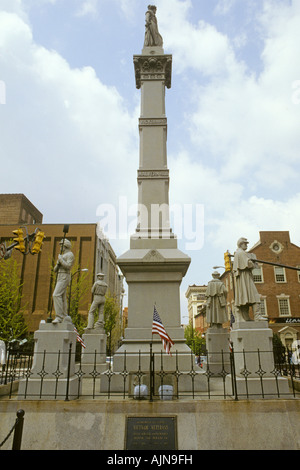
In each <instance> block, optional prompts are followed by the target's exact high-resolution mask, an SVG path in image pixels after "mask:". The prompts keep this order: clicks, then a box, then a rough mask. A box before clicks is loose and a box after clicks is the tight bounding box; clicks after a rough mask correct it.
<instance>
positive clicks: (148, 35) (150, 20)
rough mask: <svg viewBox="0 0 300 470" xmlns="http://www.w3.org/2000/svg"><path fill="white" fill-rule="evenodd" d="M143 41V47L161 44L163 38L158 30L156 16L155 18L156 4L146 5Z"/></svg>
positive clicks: (160, 45)
mask: <svg viewBox="0 0 300 470" xmlns="http://www.w3.org/2000/svg"><path fill="white" fill-rule="evenodd" d="M145 28H146V31H145V41H144V47H147V46H150V47H151V46H159V47H162V46H163V39H162V37H161V35H160V34H159V32H158V26H157V18H156V6H155V5H148V10H147V12H146V25H145Z"/></svg>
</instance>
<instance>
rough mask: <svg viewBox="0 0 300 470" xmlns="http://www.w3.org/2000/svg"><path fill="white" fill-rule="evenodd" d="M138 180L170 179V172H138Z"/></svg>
mask: <svg viewBox="0 0 300 470" xmlns="http://www.w3.org/2000/svg"><path fill="white" fill-rule="evenodd" d="M138 179H143V180H145V179H166V180H168V179H169V170H138Z"/></svg>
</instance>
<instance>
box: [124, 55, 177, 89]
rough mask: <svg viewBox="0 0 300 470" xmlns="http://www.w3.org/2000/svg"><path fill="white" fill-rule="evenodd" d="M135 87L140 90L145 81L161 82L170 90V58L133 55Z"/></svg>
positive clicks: (166, 56) (167, 56)
mask: <svg viewBox="0 0 300 470" xmlns="http://www.w3.org/2000/svg"><path fill="white" fill-rule="evenodd" d="M133 63H134V70H135V80H136V87H137V88H141V85H142V82H143V81H146V80H161V81H164V82H165V86H166V87H167V88H171V76H172V56H171V55H166V54H164V55H159V56H147V55H135V56H133Z"/></svg>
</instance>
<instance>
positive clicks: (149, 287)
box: [101, 47, 191, 389]
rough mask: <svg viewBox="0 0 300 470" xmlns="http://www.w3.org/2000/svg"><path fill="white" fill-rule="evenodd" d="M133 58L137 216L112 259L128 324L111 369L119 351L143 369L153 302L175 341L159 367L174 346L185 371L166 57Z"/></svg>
mask: <svg viewBox="0 0 300 470" xmlns="http://www.w3.org/2000/svg"><path fill="white" fill-rule="evenodd" d="M133 60H134V67H135V78H136V87H137V88H138V89H140V90H141V115H140V119H139V132H140V156H139V169H138V178H137V182H138V203H139V217H138V226H137V229H136V232H135V233H134V234H133V235H132V236H131V239H130V249H129V250H128V251H127V252H126V253H124V254H123V255H122V256H120V257H119V258H118V260H117V263H118V265H119V267H120V269H121V271H122V273H123V274H124V276H125V278H126V281H127V284H128V327H127V328H126V330H125V335H124V340H123V344H122V346H121V347H120V348H119V350H118V351H117V353H116V354H115V355H114V371H122V369H123V367H124V356H123V355H124V353H125V352H126V354H127V356H126V367H127V370H129V371H130V372H132V371H134V370H138V367H139V361H142V363H141V367H142V369H143V370H145V371H149V352H150V342H151V341H152V321H153V309H154V304H156V308H157V310H158V312H159V314H160V316H161V319H162V322H163V324H164V327H165V328H166V330H167V332H168V334H169V336H170V337H171V338H172V340H173V341H174V343H175V345H174V346H173V347H172V352H173V357H172V358H171V357H170V356H168V355H166V354H165V353H164V369H165V370H168V371H174V369H175V351H176V350H177V351H178V353H179V355H178V359H179V363H178V364H179V369H180V370H182V371H183V370H185V371H189V370H190V369H191V351H190V348H188V346H187V345H186V342H185V338H184V330H183V328H182V327H181V316H180V285H181V281H182V279H183V277H184V276H185V274H186V272H187V269H188V267H189V265H190V261H191V260H190V258H189V257H188V256H187V255H186V254H184V253H183V252H182V251H180V250H179V249H178V247H177V239H176V237H175V235H174V234H173V233H172V230H171V227H170V220H169V170H168V167H167V118H166V113H165V90H166V88H170V87H171V70H172V56H171V55H167V54H164V51H163V49H162V48H161V47H145V48H144V49H143V51H142V54H141V55H135V56H134V59H133ZM161 350H163V346H162V342H161V339H160V337H159V336H158V335H154V336H153V352H154V353H160V352H161ZM140 353H141V355H140ZM101 380H102V379H101ZM103 383H104V381H103ZM121 387H122V378H121V379H120V389H121Z"/></svg>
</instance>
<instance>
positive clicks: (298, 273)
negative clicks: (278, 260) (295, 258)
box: [296, 265, 300, 282]
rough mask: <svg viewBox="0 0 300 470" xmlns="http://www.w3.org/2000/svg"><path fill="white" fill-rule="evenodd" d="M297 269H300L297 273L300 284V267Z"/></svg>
mask: <svg viewBox="0 0 300 470" xmlns="http://www.w3.org/2000/svg"><path fill="white" fill-rule="evenodd" d="M296 268H298V269H299V271H297V277H298V282H300V266H299V265H298V266H296Z"/></svg>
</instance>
